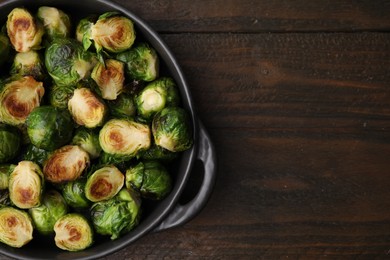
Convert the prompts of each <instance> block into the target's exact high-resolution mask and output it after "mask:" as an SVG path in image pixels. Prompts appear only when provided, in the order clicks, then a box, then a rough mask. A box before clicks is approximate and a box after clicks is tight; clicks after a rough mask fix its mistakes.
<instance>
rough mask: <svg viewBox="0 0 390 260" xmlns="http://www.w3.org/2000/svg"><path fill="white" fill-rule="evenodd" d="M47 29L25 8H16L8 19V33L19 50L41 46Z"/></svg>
mask: <svg viewBox="0 0 390 260" xmlns="http://www.w3.org/2000/svg"><path fill="white" fill-rule="evenodd" d="M44 32H45V30H44V28H43V25H42V24H41V23H39V22H37V21H36V19H35V18H34V16H33V15H32V14H31V13H30V12H29V11H28V10H27V9H25V8H20V7H17V8H14V9H13V10H12V11H11V12H10V13H9V14H8V19H7V33H8V37H9V39H10V40H11V44H12V46H13V47H14V49H15V50H16V51H17V52H27V51H31V50H36V49H39V48H40V44H41V42H42V36H43V34H44Z"/></svg>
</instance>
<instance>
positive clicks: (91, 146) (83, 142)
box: [72, 127, 102, 159]
mask: <svg viewBox="0 0 390 260" xmlns="http://www.w3.org/2000/svg"><path fill="white" fill-rule="evenodd" d="M72 144H74V145H78V146H80V147H81V148H83V149H84V150H85V151H86V152H87V153H88V154H89V157H90V158H91V159H95V158H97V157H99V155H100V153H101V151H102V148H101V147H100V144H99V131H97V130H95V129H88V128H83V127H81V128H78V129H77V130H76V133H75V135H74V136H73V139H72Z"/></svg>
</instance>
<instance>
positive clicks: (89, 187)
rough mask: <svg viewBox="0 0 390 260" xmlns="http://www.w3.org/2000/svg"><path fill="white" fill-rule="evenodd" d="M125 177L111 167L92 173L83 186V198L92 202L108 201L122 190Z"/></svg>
mask: <svg viewBox="0 0 390 260" xmlns="http://www.w3.org/2000/svg"><path fill="white" fill-rule="evenodd" d="M124 182H125V176H124V175H123V174H122V173H121V172H120V171H119V170H118V168H116V167H115V166H113V165H108V166H105V167H102V168H100V169H98V170H96V171H95V172H93V173H92V174H91V175H90V176H89V177H88V179H87V183H86V184H85V196H86V197H87V199H89V200H90V201H92V202H98V201H102V200H108V199H111V198H112V197H114V196H115V195H116V194H117V193H118V192H119V191H120V189H121V188H122V186H123V184H124Z"/></svg>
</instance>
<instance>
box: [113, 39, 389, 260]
mask: <svg viewBox="0 0 390 260" xmlns="http://www.w3.org/2000/svg"><path fill="white" fill-rule="evenodd" d="M163 38H164V40H165V41H166V43H167V44H168V45H169V47H170V48H171V49H172V51H173V52H174V54H175V55H176V57H177V59H178V61H179V63H180V64H181V65H182V67H183V70H184V72H185V75H186V76H187V80H188V82H189V85H190V88H191V91H192V94H193V97H194V100H195V103H196V105H197V108H198V112H199V116H200V118H201V119H202V120H203V121H204V123H205V125H206V126H207V128H208V129H209V131H210V134H211V136H212V139H213V141H214V144H215V146H216V149H217V154H218V155H219V162H220V163H219V171H218V180H217V184H216V187H215V190H214V193H213V195H212V197H211V199H210V201H209V203H208V205H207V207H206V208H205V209H204V210H203V211H202V212H201V214H200V215H199V216H198V217H197V218H195V219H194V220H193V221H191V222H189V223H188V224H187V225H184V226H182V227H179V228H176V229H172V230H168V231H163V232H161V233H157V234H150V235H148V236H146V237H144V238H142V239H141V240H139V241H137V242H136V243H135V244H133V245H130V246H129V247H127V248H126V249H124V250H122V251H119V252H118V253H116V254H114V255H113V256H112V258H111V257H110V259H115V258H120V259H124V258H130V257H132V258H134V259H144V258H148V259H160V258H168V259H199V258H207V259H259V258H260V259H291V258H292V259H328V258H331V259H382V258H386V257H387V256H388V255H389V253H390V252H389V249H390V201H389V200H388V198H389V195H390V194H389V188H388V187H389V184H390V179H389V173H388V169H389V159H388V158H390V131H389V129H390V120H389V119H390V102H389V101H390V69H389V68H390V66H389V65H390V59H389V58H390V48H389V47H390V35H389V34H387V33H353V34H350V33H313V34H312V33H310V34H307V33H282V34H245V35H241V34H192V33H189V34H185V35H184V37H183V34H166V35H163ZM188 46H191V48H188ZM107 259H109V258H107Z"/></svg>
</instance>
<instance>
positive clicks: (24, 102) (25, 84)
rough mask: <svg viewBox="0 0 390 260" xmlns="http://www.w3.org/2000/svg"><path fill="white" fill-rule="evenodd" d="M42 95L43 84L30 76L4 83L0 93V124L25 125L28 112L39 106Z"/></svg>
mask: <svg viewBox="0 0 390 260" xmlns="http://www.w3.org/2000/svg"><path fill="white" fill-rule="evenodd" d="M44 93H45V89H44V88H43V83H42V82H38V81H36V80H35V79H34V78H33V77H31V76H25V77H22V78H19V79H16V80H11V81H10V82H8V83H6V84H5V86H4V87H3V89H2V90H1V92H0V122H4V123H7V124H10V125H20V124H23V123H25V121H26V118H27V116H28V115H29V114H30V112H31V111H32V110H33V109H34V108H36V107H38V106H39V105H40V102H41V99H42V97H43V94H44Z"/></svg>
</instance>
